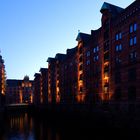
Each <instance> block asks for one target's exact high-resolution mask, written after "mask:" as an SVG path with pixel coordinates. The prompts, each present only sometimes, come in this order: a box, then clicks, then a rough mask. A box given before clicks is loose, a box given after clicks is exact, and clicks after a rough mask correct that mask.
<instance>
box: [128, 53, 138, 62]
mask: <svg viewBox="0 0 140 140" xmlns="http://www.w3.org/2000/svg"><path fill="white" fill-rule="evenodd" d="M136 57H137V53H136V51H133V52H131V53H130V54H129V60H130V61H134V60H136Z"/></svg>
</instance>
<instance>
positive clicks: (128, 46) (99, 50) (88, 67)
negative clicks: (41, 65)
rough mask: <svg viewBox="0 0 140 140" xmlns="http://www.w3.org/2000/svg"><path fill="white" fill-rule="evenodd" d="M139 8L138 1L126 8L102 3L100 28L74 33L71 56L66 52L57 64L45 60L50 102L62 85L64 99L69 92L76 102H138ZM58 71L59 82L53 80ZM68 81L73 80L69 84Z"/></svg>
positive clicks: (53, 61) (139, 88)
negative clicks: (89, 31)
mask: <svg viewBox="0 0 140 140" xmlns="http://www.w3.org/2000/svg"><path fill="white" fill-rule="evenodd" d="M139 7H140V1H134V2H133V3H132V4H131V5H130V6H128V7H127V8H126V9H123V8H120V7H118V6H115V5H112V4H109V3H106V2H105V3H104V4H103V6H102V7H101V10H100V12H101V13H102V19H101V27H100V28H99V29H97V30H92V31H91V34H90V35H89V34H85V33H81V32H80V33H79V34H78V36H77V38H76V40H77V41H78V44H77V47H75V48H76V49H75V52H74V53H73V54H74V55H68V54H66V58H65V59H64V60H63V61H62V62H61V63H59V62H58V61H57V59H56V58H49V59H48V63H49V64H48V69H49V70H48V71H49V72H48V73H49V74H48V87H49V88H48V95H49V96H50V101H51V100H52V97H53V96H54V99H55V101H56V98H57V97H56V96H58V95H59V94H58V93H60V87H58V85H62V87H63V92H61V93H63V94H62V96H61V97H62V99H63V101H64V102H67V101H66V100H67V95H73V93H74V96H73V97H75V99H76V100H77V102H78V103H93V102H94V103H122V102H127V103H128V102H130V103H133V102H134V101H139V97H140V95H139V93H140V86H139V83H140V74H139V72H140V63H139V62H140V57H139V55H140V48H139V46H140V35H139V34H140V20H139V14H140V8H139ZM70 65H71V66H72V67H70ZM58 68H59V72H58ZM61 71H62V72H61ZM60 73H62V75H61V81H60V78H59V79H56V77H60V76H59V74H60ZM56 75H58V76H56ZM73 77H76V78H73ZM71 80H73V81H76V82H70V83H69V81H71ZM75 83H76V84H75ZM71 87H74V88H71ZM69 92H70V93H69ZM60 95H61V94H60Z"/></svg>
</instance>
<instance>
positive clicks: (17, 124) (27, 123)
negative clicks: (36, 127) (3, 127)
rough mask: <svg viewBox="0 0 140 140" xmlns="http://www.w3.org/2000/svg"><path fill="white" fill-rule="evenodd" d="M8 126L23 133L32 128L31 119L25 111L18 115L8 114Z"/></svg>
mask: <svg viewBox="0 0 140 140" xmlns="http://www.w3.org/2000/svg"><path fill="white" fill-rule="evenodd" d="M9 125H10V126H9V128H10V129H12V130H13V131H14V130H19V131H20V133H24V131H26V130H28V131H30V132H31V131H32V129H33V119H32V117H29V116H28V114H27V113H25V114H20V115H19V114H18V115H15V114H14V115H10V116H9Z"/></svg>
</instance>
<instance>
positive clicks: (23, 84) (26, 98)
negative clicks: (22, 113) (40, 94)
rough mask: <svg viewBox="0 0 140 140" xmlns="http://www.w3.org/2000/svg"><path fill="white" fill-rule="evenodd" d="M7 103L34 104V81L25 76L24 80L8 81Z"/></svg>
mask: <svg viewBox="0 0 140 140" xmlns="http://www.w3.org/2000/svg"><path fill="white" fill-rule="evenodd" d="M6 103H7V104H18V103H33V81H32V80H29V77H28V76H25V77H24V79H23V80H19V79H18V80H17V79H7V80H6Z"/></svg>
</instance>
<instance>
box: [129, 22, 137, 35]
mask: <svg viewBox="0 0 140 140" xmlns="http://www.w3.org/2000/svg"><path fill="white" fill-rule="evenodd" d="M136 31H137V23H134V24H131V25H130V26H129V32H130V33H133V32H136Z"/></svg>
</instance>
